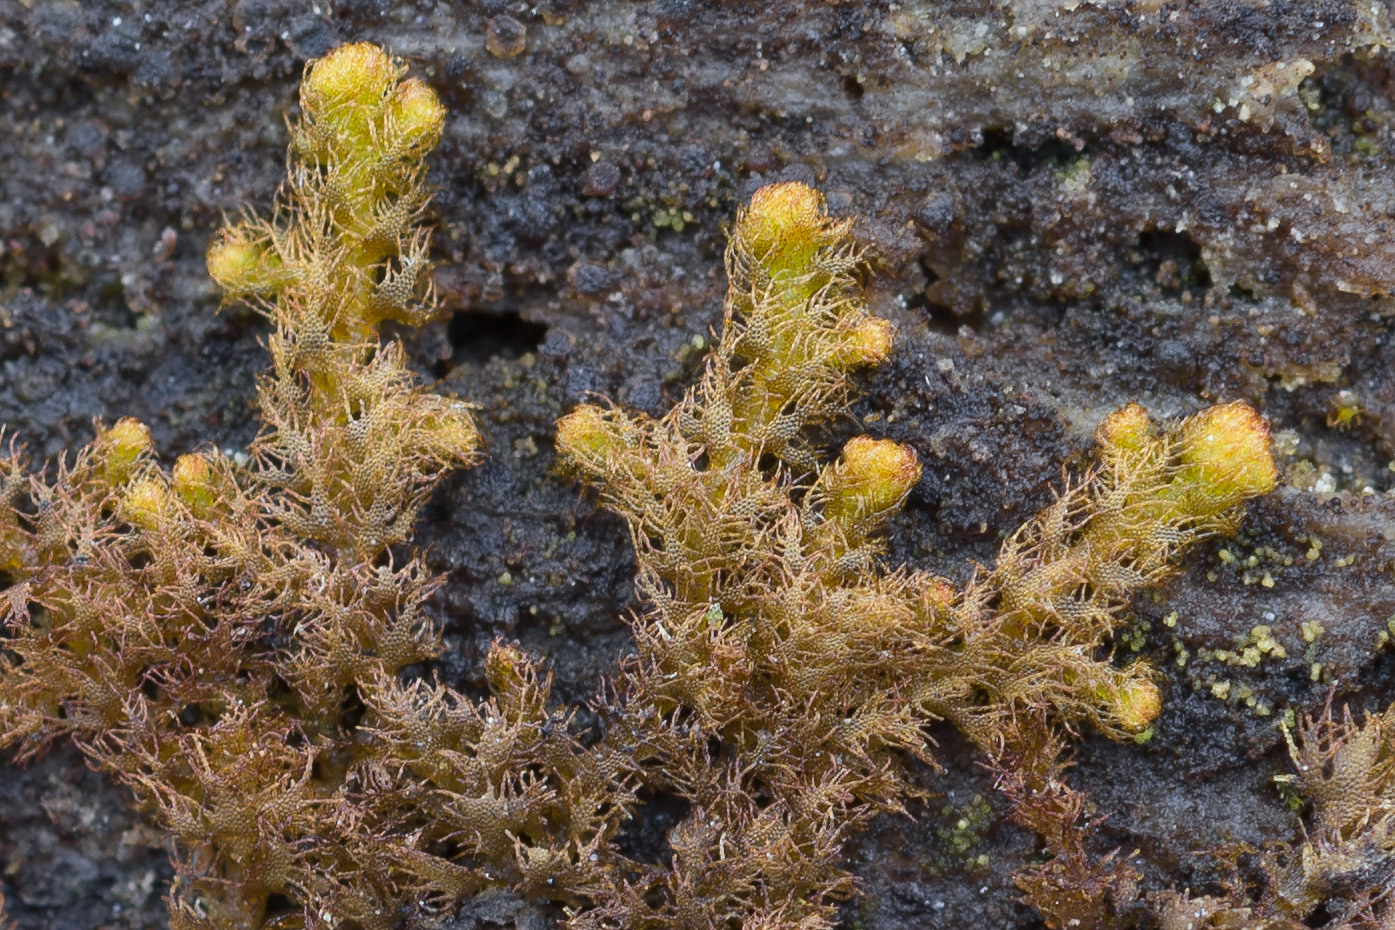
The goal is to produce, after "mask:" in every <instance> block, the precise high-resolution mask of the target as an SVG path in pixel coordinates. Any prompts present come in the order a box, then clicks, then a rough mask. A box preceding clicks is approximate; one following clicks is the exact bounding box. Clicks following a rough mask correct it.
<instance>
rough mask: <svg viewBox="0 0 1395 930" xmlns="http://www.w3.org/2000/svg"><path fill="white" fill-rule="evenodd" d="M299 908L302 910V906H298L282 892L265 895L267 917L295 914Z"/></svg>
mask: <svg viewBox="0 0 1395 930" xmlns="http://www.w3.org/2000/svg"><path fill="white" fill-rule="evenodd" d="M301 910H303V908H300V907H298V906H297V905H296V903H295V902H294V901H292V900H291V899H290V898H288V897H286V896H285V895H283V894H269V895H267V896H266V917H267V918H271V917H281V916H284V915H287V914H296V913H299V912H300V911H301Z"/></svg>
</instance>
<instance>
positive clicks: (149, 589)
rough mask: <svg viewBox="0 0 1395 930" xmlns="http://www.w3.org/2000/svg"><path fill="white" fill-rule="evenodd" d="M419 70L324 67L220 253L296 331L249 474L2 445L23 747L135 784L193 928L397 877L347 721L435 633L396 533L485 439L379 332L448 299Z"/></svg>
mask: <svg viewBox="0 0 1395 930" xmlns="http://www.w3.org/2000/svg"><path fill="white" fill-rule="evenodd" d="M403 70H404V69H403V66H402V65H401V64H400V63H399V62H397V61H395V60H394V59H392V58H390V57H389V56H388V55H386V54H385V53H384V52H383V51H382V50H380V49H378V48H376V47H374V46H370V45H350V46H346V47H343V48H340V49H338V50H337V51H335V52H334V53H332V54H331V55H329V56H328V57H326V58H324V59H322V60H320V61H318V62H316V63H314V65H313V66H311V67H310V68H308V69H307V72H306V76H305V81H304V84H303V88H302V98H301V103H302V108H303V114H302V117H301V119H300V121H299V123H298V124H297V125H296V126H294V127H293V130H292V139H293V141H292V147H291V169H290V176H289V179H288V182H287V186H286V188H285V193H284V197H283V198H282V201H281V202H280V204H279V206H278V208H277V210H276V211H275V213H274V215H273V216H272V217H271V219H270V220H267V221H257V220H247V221H244V222H241V223H238V224H236V225H233V226H230V227H229V228H227V229H225V230H224V231H223V232H222V233H221V234H220V236H219V237H218V238H217V240H216V241H215V242H214V244H213V245H212V247H211V248H210V249H209V253H208V265H209V270H210V272H211V274H212V275H213V277H214V279H215V280H217V281H218V282H219V283H220V284H222V285H223V286H224V288H225V289H226V291H227V292H228V294H229V295H230V296H231V297H239V298H244V299H247V300H250V301H251V302H252V303H253V305H254V306H256V307H258V308H259V309H261V310H262V311H263V312H264V313H265V314H266V315H267V317H268V318H269V319H270V320H271V321H272V324H273V325H274V332H273V334H272V335H271V337H270V338H269V340H268V346H269V349H270V351H271V356H272V370H271V372H270V373H269V374H268V375H267V376H266V377H265V378H264V379H263V381H262V385H261V392H260V393H261V409H262V414H263V417H264V419H265V421H266V428H265V429H264V430H263V432H262V434H261V435H260V436H259V438H258V439H257V441H256V443H255V444H254V446H253V448H252V456H251V463H250V464H249V465H248V466H245V467H244V466H239V465H238V464H236V463H235V462H234V461H232V460H231V459H229V458H228V457H227V456H225V455H223V454H221V453H219V452H216V451H214V450H208V451H204V452H199V453H194V454H190V455H185V456H182V457H181V458H179V459H178V460H177V461H176V462H175V463H174V465H173V467H172V468H171V469H170V470H168V471H166V470H164V469H162V468H161V467H160V466H159V465H158V464H157V463H156V461H155V458H154V454H153V448H152V442H151V436H150V432H149V430H148V429H147V428H146V427H145V426H144V425H142V424H140V423H138V422H137V421H135V420H131V419H124V420H121V421H120V422H118V423H117V424H115V425H114V426H112V427H110V428H107V429H103V430H101V431H100V435H99V436H98V437H97V439H96V440H95V441H94V442H93V443H92V444H91V445H90V446H89V447H88V448H86V449H84V450H82V451H81V452H79V453H78V455H77V456H76V459H75V461H73V462H72V463H71V464H69V465H64V466H60V468H59V469H58V471H57V473H56V474H55V475H53V477H52V479H51V480H44V479H43V478H42V477H40V478H34V479H30V478H29V477H28V476H27V475H26V474H25V469H24V465H23V460H22V456H21V455H20V454H19V452H18V450H17V449H14V448H11V450H10V452H9V454H8V455H7V456H5V457H4V458H3V460H0V473H2V474H3V477H0V570H3V572H4V574H5V577H6V579H7V581H8V588H7V590H6V591H5V592H4V595H5V596H4V597H3V599H0V623H3V627H4V630H5V633H6V636H5V638H4V640H3V641H0V644H2V645H3V652H0V744H5V745H11V746H16V747H18V751H19V756H20V758H28V757H32V756H33V755H35V754H37V753H39V752H41V751H42V750H43V749H45V748H46V747H48V746H50V745H52V744H53V742H54V741H56V740H58V739H60V738H63V737H71V738H72V739H74V740H76V742H77V743H78V745H79V746H80V747H81V748H82V749H83V750H84V751H85V752H86V753H87V754H88V755H89V757H90V758H92V759H93V760H94V761H95V762H96V763H98V764H99V765H101V766H102V767H103V768H105V769H107V770H108V771H111V772H113V773H114V774H116V775H117V776H118V777H119V778H121V779H122V780H123V781H125V782H126V783H127V784H129V785H130V786H131V787H132V788H133V789H134V791H135V793H136V795H137V797H138V799H139V801H140V803H141V805H142V806H143V807H144V808H146V809H147V810H150V811H152V812H154V814H155V815H156V819H157V821H158V822H159V824H160V825H161V826H162V827H163V828H164V829H165V830H166V831H167V832H168V833H169V834H170V835H171V837H172V839H173V840H174V843H175V845H176V848H177V850H178V860H177V862H178V866H179V873H180V887H179V888H178V889H177V890H176V894H175V896H174V899H173V904H172V913H171V921H172V923H173V924H175V925H177V926H217V927H249V926H257V925H258V924H260V923H261V922H262V921H263V920H264V919H266V918H267V917H268V916H269V915H268V913H267V907H268V903H269V902H271V901H273V900H275V899H277V898H278V896H279V898H284V899H288V900H291V901H295V902H301V903H304V904H307V905H314V906H319V904H321V903H322V902H324V901H326V900H333V901H334V904H333V905H332V906H333V907H335V908H338V907H340V906H341V903H340V898H339V896H340V891H339V889H340V888H342V887H345V886H352V885H354V884H355V883H356V882H357V880H358V879H359V878H361V879H362V881H363V884H364V885H365V886H367V887H371V886H372V885H373V883H375V882H380V881H382V880H383V879H384V877H385V876H384V875H383V874H381V871H382V870H377V871H375V864H376V860H375V859H374V858H372V857H359V856H358V855H357V850H356V848H355V847H354V845H353V838H354V836H355V834H354V832H353V831H354V827H355V825H356V824H355V822H354V818H355V817H357V816H359V808H358V807H357V806H356V802H355V801H354V800H353V798H354V796H355V794H356V793H359V792H362V791H365V790H368V789H367V787H365V786H363V785H362V784H361V782H362V781H363V780H364V779H365V778H366V777H368V776H367V775H366V772H368V769H366V768H365V766H369V765H371V763H372V760H373V758H374V754H373V749H372V748H370V747H368V746H365V745H364V744H363V740H362V739H361V738H360V737H359V736H358V735H357V730H356V728H355V727H354V726H353V725H351V723H350V721H353V720H354V719H355V718H356V716H358V715H359V714H360V713H362V712H361V711H358V710H356V709H355V708H356V707H357V706H358V705H360V704H366V705H368V706H369V707H370V708H371V707H372V706H374V705H375V704H377V703H380V702H383V701H390V700H392V699H393V698H394V697H395V695H396V692H395V691H394V690H393V689H394V688H395V687H397V684H396V676H397V674H398V673H399V672H400V671H401V670H402V669H403V668H404V667H405V666H407V665H409V664H411V663H415V662H420V661H422V660H423V659H427V658H429V657H431V656H432V655H434V654H435V653H436V652H437V650H438V648H439V646H438V642H437V636H436V632H435V630H434V629H433V625H432V623H431V621H430V619H429V618H428V617H427V615H426V614H425V613H424V611H423V607H422V605H423V601H424V600H425V598H426V597H427V595H428V594H429V593H430V591H431V590H432V587H433V584H434V583H433V581H432V580H431V579H430V578H429V577H428V576H427V575H426V573H425V572H424V570H423V568H422V566H421V564H420V563H419V562H418V561H417V560H416V559H415V558H413V557H411V555H410V553H408V554H407V557H406V558H400V557H398V556H395V555H394V554H393V552H392V551H391V550H390V549H389V546H391V545H392V544H394V543H399V542H402V541H404V540H406V539H407V538H408V537H409V536H410V533H411V527H412V524H413V522H414V520H415V516H416V512H417V510H418V509H419V507H420V506H421V503H422V501H423V500H424V499H425V496H426V495H427V494H428V493H429V492H430V489H431V488H432V487H433V486H434V485H435V484H436V483H437V482H438V481H439V480H440V478H441V477H442V476H443V475H444V474H445V473H446V472H447V471H448V470H449V469H451V468H453V467H458V466H461V465H466V464H469V463H470V462H471V461H472V460H473V459H474V456H475V450H476V448H477V445H478V436H477V433H476V431H475V428H474V425H473V423H472V422H471V417H470V413H469V410H468V409H467V407H466V405H465V404H463V403H462V402H461V401H459V400H457V399H454V398H449V397H442V396H438V395H436V394H431V393H427V392H424V391H422V390H421V389H420V388H419V387H418V386H416V384H415V378H414V377H413V376H412V374H411V372H410V371H409V369H408V368H407V367H406V365H405V361H404V357H403V352H402V349H401V347H400V345H398V344H396V343H386V344H385V343H381V342H380V341H379V340H378V339H377V335H376V333H377V325H378V323H379V322H381V321H382V320H384V319H396V320H400V321H404V322H409V323H419V322H423V321H425V320H426V319H428V318H429V317H430V316H431V315H432V313H433V312H434V310H435V302H434V300H433V299H432V296H431V291H430V287H429V283H428V282H429V279H428V277H427V276H426V273H427V271H428V270H429V264H428V262H427V261H426V232H425V230H424V229H423V228H422V226H421V220H422V213H423V209H424V207H425V204H426V200H427V191H426V189H425V187H424V185H423V183H422V177H421V176H422V160H423V158H424V157H425V155H426V153H427V152H428V151H430V149H431V148H433V147H434V146H435V144H436V142H437V140H438V139H439V138H440V134H441V127H442V124H443V121H444V109H443V108H442V107H441V105H440V103H439V101H437V99H436V96H435V94H434V93H433V92H432V91H431V90H430V89H429V88H427V87H426V86H425V85H424V84H422V83H420V82H419V81H415V80H402V72H403ZM373 720H374V718H373V717H372V716H371V711H370V712H369V716H368V717H367V722H368V723H370V724H371V723H372V722H373ZM356 894H357V892H356ZM361 896H365V897H366V896H371V894H370V893H368V892H365V893H364V894H363V895H361ZM348 909H349V910H352V905H350V907H349V908H348ZM380 924H381V925H384V926H386V925H387V924H382V923H381V922H380Z"/></svg>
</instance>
